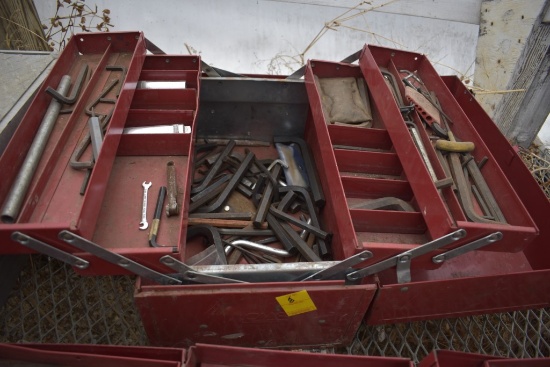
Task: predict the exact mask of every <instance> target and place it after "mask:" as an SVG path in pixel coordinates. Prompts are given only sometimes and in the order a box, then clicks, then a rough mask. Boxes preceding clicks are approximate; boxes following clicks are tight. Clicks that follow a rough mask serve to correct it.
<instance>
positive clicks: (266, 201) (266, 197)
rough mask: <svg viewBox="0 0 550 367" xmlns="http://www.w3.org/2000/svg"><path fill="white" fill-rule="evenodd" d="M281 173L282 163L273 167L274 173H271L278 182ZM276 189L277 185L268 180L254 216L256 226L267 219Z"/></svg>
mask: <svg viewBox="0 0 550 367" xmlns="http://www.w3.org/2000/svg"><path fill="white" fill-rule="evenodd" d="M280 173H281V166H280V165H277V166H276V167H275V168H273V173H272V174H271V175H272V176H271V177H272V178H274V179H275V182H277V179H278V178H279V174H280ZM275 190H277V187H276V186H273V184H272V183H271V182H268V183H267V186H266V188H265V190H264V194H263V196H262V199H261V200H260V202H259V204H258V205H257V207H258V210H257V211H256V216H255V217H254V220H253V224H254V227H256V228H259V227H260V226H261V225H262V223H263V222H264V221H265V218H266V216H267V211H268V210H269V206H270V205H271V201H272V200H273V192H274V191H275Z"/></svg>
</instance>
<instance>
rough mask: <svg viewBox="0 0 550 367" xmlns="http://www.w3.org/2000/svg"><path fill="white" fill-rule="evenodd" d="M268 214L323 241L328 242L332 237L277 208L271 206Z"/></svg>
mask: <svg viewBox="0 0 550 367" xmlns="http://www.w3.org/2000/svg"><path fill="white" fill-rule="evenodd" d="M269 212H270V213H271V214H273V215H274V216H275V217H276V218H279V219H282V220H284V221H287V222H289V223H291V224H294V225H295V226H297V227H300V228H302V229H304V230H306V231H307V232H309V233H313V234H314V235H315V236H316V237H318V238H321V239H323V240H327V241H330V238H331V237H332V234H330V233H327V232H325V231H323V230H322V229H321V228H318V227H315V226H312V225H311V224H307V222H303V221H301V220H299V219H297V218H296V217H293V216H292V215H288V214H287V213H285V212H283V211H281V210H279V209H277V208H274V207H273V206H272V207H271V208H269Z"/></svg>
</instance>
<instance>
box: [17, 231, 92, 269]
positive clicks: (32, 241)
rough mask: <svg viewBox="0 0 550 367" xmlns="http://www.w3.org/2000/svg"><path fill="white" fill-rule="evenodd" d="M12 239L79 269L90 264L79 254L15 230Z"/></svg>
mask: <svg viewBox="0 0 550 367" xmlns="http://www.w3.org/2000/svg"><path fill="white" fill-rule="evenodd" d="M11 239H12V240H14V241H15V242H19V243H20V244H21V245H23V246H25V247H28V248H30V249H32V250H34V251H36V252H39V253H41V254H44V255H47V256H49V257H51V258H54V259H56V260H59V261H62V262H64V263H66V264H69V265H71V266H74V267H76V268H78V269H82V270H84V269H86V268H88V266H90V263H89V262H88V261H86V260H84V259H81V258H80V257H78V256H75V255H73V254H70V253H68V252H65V251H63V250H60V249H58V248H56V247H53V246H51V245H49V244H47V243H45V242H42V241H40V240H37V239H36V238H33V237H31V236H29V235H26V234H24V233H21V232H19V231H15V232H13V233H12V234H11Z"/></svg>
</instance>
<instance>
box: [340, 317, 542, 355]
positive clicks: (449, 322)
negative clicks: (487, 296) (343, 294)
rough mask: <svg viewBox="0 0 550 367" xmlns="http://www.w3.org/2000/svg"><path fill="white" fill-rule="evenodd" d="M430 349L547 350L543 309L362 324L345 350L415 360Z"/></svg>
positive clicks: (527, 352) (524, 352) (534, 352)
mask: <svg viewBox="0 0 550 367" xmlns="http://www.w3.org/2000/svg"><path fill="white" fill-rule="evenodd" d="M433 349H448V350H456V351H463V352H470V353H481V354H487V355H493V356H501V357H509V358H534V357H548V356H550V313H549V310H548V309H538V310H526V311H515V312H507V313H499V314H491V315H480V316H470V317H462V318H453V319H440V320H427V321H420V322H409V323H402V324H394V325H379V326H371V325H362V326H361V328H360V329H359V331H358V332H357V334H356V336H355V339H354V340H353V342H352V343H351V345H350V346H348V347H347V348H346V352H347V353H349V354H364V355H377V356H393V357H405V358H410V359H412V360H413V361H415V362H418V361H420V360H421V359H422V358H424V357H425V356H426V355H427V354H428V353H429V352H430V351H432V350H433Z"/></svg>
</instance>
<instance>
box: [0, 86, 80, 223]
mask: <svg viewBox="0 0 550 367" xmlns="http://www.w3.org/2000/svg"><path fill="white" fill-rule="evenodd" d="M70 85H71V77H70V76H69V75H64V76H63V77H62V78H61V81H60V82H59V86H58V88H57V92H58V93H59V94H60V95H66V94H67V93H68V91H69V87H70ZM60 110H61V103H59V102H58V101H57V100H56V99H55V98H52V101H51V102H50V105H49V107H48V109H47V110H46V113H45V114H44V117H43V118H42V122H41V123H40V127H39V128H38V131H37V132H36V135H35V136H34V140H33V142H32V144H31V146H30V148H29V151H28V152H27V156H26V157H25V160H24V161H23V164H22V165H21V169H20V170H19V173H18V174H17V177H16V178H15V181H14V182H13V184H12V186H11V189H10V192H9V194H8V196H7V197H6V201H5V202H4V206H3V207H2V216H1V219H2V222H4V223H14V222H15V221H16V220H17V217H19V212H20V211H21V206H22V205H23V200H24V199H25V196H26V195H27V191H28V190H29V187H30V184H31V181H32V179H33V177H34V173H35V172H36V168H37V167H38V163H40V159H41V158H42V154H43V153H44V149H45V148H46V144H47V143H48V140H49V138H50V134H51V132H52V130H53V127H54V125H55V122H56V121H57V117H58V116H59V111H60Z"/></svg>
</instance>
